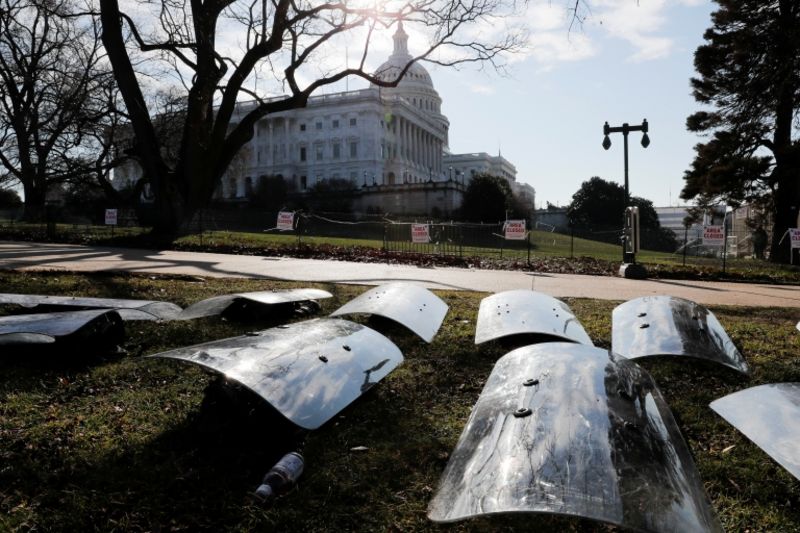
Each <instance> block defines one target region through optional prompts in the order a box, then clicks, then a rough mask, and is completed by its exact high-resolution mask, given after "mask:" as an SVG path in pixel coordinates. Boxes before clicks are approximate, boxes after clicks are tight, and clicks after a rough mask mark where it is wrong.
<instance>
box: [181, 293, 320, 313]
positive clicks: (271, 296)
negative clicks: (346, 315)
mask: <svg viewBox="0 0 800 533" xmlns="http://www.w3.org/2000/svg"><path fill="white" fill-rule="evenodd" d="M331 297H333V295H332V294H331V293H329V292H328V291H323V290H320V289H290V290H285V291H256V292H242V293H238V294H225V295H223V296H215V297H213V298H208V299H206V300H202V301H199V302H197V303H194V304H192V305H190V306H189V307H187V308H186V309H184V310H183V311H182V312H181V313H180V315H178V317H177V318H178V319H179V320H189V319H192V318H201V317H207V316H214V315H219V314H221V313H222V312H224V311H225V310H226V309H227V308H228V307H230V306H231V305H233V304H234V303H235V302H237V301H238V302H242V301H243V302H246V303H255V304H260V305H277V304H286V303H294V302H305V301H309V300H322V299H324V298H331Z"/></svg>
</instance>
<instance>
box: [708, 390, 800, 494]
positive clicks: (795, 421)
mask: <svg viewBox="0 0 800 533" xmlns="http://www.w3.org/2000/svg"><path fill="white" fill-rule="evenodd" d="M710 407H711V408H712V409H713V410H714V411H716V412H717V413H718V414H719V415H720V416H722V418H724V419H725V420H727V421H728V422H729V423H730V424H731V425H732V426H733V427H735V428H736V429H738V430H739V431H741V432H742V433H744V434H745V435H746V436H747V438H748V439H750V440H751V441H753V442H754V443H756V445H758V447H759V448H761V449H762V450H764V451H765V452H766V453H767V454H768V455H769V456H770V457H772V458H773V459H775V460H776V461H777V462H778V463H780V465H781V466H782V467H784V468H785V469H786V470H788V471H789V472H790V473H791V474H792V475H793V476H794V477H796V478H797V479H800V383H773V384H769V385H759V386H757V387H751V388H749V389H745V390H742V391H739V392H734V393H733V394H729V395H727V396H725V397H723V398H720V399H719V400H715V401H713V402H711V404H710Z"/></svg>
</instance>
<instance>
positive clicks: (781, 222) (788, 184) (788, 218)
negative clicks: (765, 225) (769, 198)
mask: <svg viewBox="0 0 800 533" xmlns="http://www.w3.org/2000/svg"><path fill="white" fill-rule="evenodd" d="M775 172H776V173H779V174H780V177H779V178H778V180H777V182H778V189H777V191H776V193H775V213H774V215H775V220H774V223H773V226H772V248H771V250H770V256H769V260H770V262H772V263H782V264H786V263H789V262H790V259H791V256H790V252H791V242H790V240H789V236H788V235H786V232H787V231H788V230H789V228H796V227H797V216H798V209H800V184H798V175H800V169H795V168H785V166H784V165H780V164H779V165H778V166H776V167H775ZM781 241H782V242H781Z"/></svg>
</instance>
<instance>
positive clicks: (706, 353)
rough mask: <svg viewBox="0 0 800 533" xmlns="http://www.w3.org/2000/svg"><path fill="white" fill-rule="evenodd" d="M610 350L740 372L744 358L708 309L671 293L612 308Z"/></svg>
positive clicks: (634, 356) (633, 356)
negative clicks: (696, 361)
mask: <svg viewBox="0 0 800 533" xmlns="http://www.w3.org/2000/svg"><path fill="white" fill-rule="evenodd" d="M611 350H612V351H613V352H614V353H616V354H619V355H621V356H623V357H627V358H628V359H638V358H642V357H659V356H660V357H663V356H683V357H692V358H695V359H703V360H706V361H710V362H714V363H719V364H721V365H725V366H727V367H729V368H732V369H734V370H736V371H738V372H741V373H743V374H747V373H749V368H748V366H747V361H745V359H744V357H743V356H742V354H741V353H740V352H739V350H738V349H737V348H736V346H735V345H734V344H733V341H732V340H731V338H730V337H729V336H728V334H727V333H726V332H725V328H723V327H722V324H720V323H719V320H717V317H715V316H714V314H713V313H711V311H709V310H708V309H706V308H705V307H703V306H702V305H699V304H696V303H695V302H692V301H689V300H684V299H683V298H675V297H672V296H645V297H643V298H636V299H635V300H630V301H628V302H625V303H624V304H621V305H618V306H617V307H616V308H615V309H614V313H613V316H612V328H611Z"/></svg>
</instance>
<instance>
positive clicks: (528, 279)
mask: <svg viewBox="0 0 800 533" xmlns="http://www.w3.org/2000/svg"><path fill="white" fill-rule="evenodd" d="M0 268H2V269H20V270H64V271H76V272H97V271H128V272H140V273H153V274H187V275H197V276H212V277H244V278H263V279H274V280H285V281H325V282H337V283H359V284H366V285H377V284H380V283H384V282H387V281H394V280H407V281H413V282H417V283H419V284H421V285H424V286H426V287H429V288H439V289H466V290H475V291H485V292H499V291H504V290H509V289H535V290H537V291H540V292H543V293H545V294H550V295H551V296H556V297H584V298H599V299H605V300H629V299H632V298H637V297H639V296H647V295H654V294H665V295H670V296H679V297H682V298H687V299H689V300H693V301H695V302H698V303H702V304H706V305H750V306H768V307H800V287H794V286H786V285H763V284H751V283H727V282H701V281H678V280H628V279H622V278H615V277H603V276H583V275H574V274H544V273H542V274H537V273H529V272H515V271H500V270H472V269H466V268H444V267H441V268H440V267H436V268H420V267H416V266H408V265H394V264H385V263H355V262H345V261H320V260H314V259H292V258H278V257H260V256H247V255H228V254H211V253H195V252H173V251H160V252H159V251H151V250H137V249H129V248H101V247H87V246H74V245H64V244H39V243H22V242H0ZM13 290H14V288H13V287H0V292H13Z"/></svg>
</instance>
